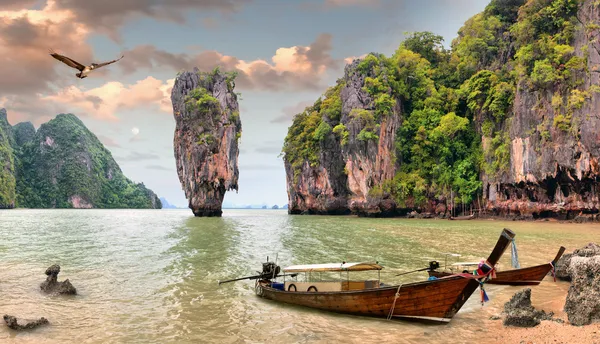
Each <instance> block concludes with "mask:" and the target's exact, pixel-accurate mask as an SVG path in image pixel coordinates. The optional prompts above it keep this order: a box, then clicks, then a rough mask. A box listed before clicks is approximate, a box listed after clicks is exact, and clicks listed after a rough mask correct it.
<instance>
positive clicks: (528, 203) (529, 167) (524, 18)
mask: <svg viewBox="0 0 600 344" xmlns="http://www.w3.org/2000/svg"><path fill="white" fill-rule="evenodd" d="M546 5H547V6H538V7H535V6H533V5H532V4H529V3H528V4H527V5H525V6H523V7H522V9H521V13H520V17H519V21H518V22H519V24H520V25H522V26H523V27H524V28H523V30H532V31H533V32H532V33H531V34H530V35H527V36H525V37H519V36H516V37H514V39H513V40H514V44H515V47H516V53H515V58H514V60H513V64H514V65H515V68H518V69H517V70H516V71H517V73H518V75H517V81H516V86H517V90H516V92H515V96H514V105H513V108H512V113H511V115H512V116H510V117H509V119H507V120H506V121H505V124H504V125H505V128H506V130H507V131H508V140H510V141H509V142H507V145H508V146H509V147H510V167H509V168H508V169H506V171H505V173H502V174H500V175H488V174H485V175H484V177H483V180H484V181H485V185H484V190H485V192H484V196H485V198H486V199H487V200H488V203H487V208H488V210H491V211H493V212H494V213H497V214H505V215H520V216H525V217H534V218H539V217H548V216H555V217H559V218H563V219H570V218H573V217H575V216H577V215H579V214H585V213H597V212H598V209H599V208H600V207H599V206H600V203H599V198H598V192H599V191H600V189H599V184H598V178H599V176H600V169H599V165H598V158H599V157H600V140H599V138H600V136H598V132H599V130H600V117H599V113H598V111H599V109H600V95H599V93H600V75H599V67H600V55H599V51H600V43H599V41H598V38H599V37H600V30H599V28H600V27H599V26H598V23H599V22H600V7H599V5H598V2H596V1H590V0H587V1H580V2H577V1H570V2H567V1H562V2H561V1H553V2H548V4H546ZM558 5H560V7H559V6H558ZM553 8H554V9H560V12H558V13H555V14H553V15H550V14H549V13H548V12H549V11H550V9H553ZM532 17H540V18H542V20H541V22H538V21H535V20H532V19H531V18H532ZM542 25H544V26H542Z"/></svg>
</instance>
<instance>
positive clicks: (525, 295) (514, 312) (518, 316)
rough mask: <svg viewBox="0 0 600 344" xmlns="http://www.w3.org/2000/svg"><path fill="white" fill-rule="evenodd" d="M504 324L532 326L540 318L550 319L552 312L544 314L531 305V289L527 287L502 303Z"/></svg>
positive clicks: (535, 324) (537, 322) (538, 322)
mask: <svg viewBox="0 0 600 344" xmlns="http://www.w3.org/2000/svg"><path fill="white" fill-rule="evenodd" d="M504 313H505V314H506V317H505V318H504V321H503V324H504V326H516V327H534V326H537V325H539V324H540V321H541V320H550V319H552V315H553V313H550V314H546V312H544V311H538V310H536V309H535V308H533V306H532V305H531V289H530V288H527V289H524V290H522V291H520V292H518V293H516V294H515V295H514V296H513V297H512V298H511V299H510V301H508V302H507V303H505V304H504Z"/></svg>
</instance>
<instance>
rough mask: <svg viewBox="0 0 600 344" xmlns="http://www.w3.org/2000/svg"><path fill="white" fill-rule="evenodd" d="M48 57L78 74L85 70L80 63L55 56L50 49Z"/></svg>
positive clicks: (58, 55)
mask: <svg viewBox="0 0 600 344" xmlns="http://www.w3.org/2000/svg"><path fill="white" fill-rule="evenodd" d="M50 56H52V57H54V58H55V59H57V60H59V61H60V62H62V63H64V64H66V65H67V66H69V67H72V68H75V69H77V70H79V71H80V72H81V71H83V70H84V69H85V66H84V65H82V64H81V63H79V62H77V61H75V60H73V59H71V58H68V57H66V56H64V55H60V54H57V53H55V52H54V50H52V49H50Z"/></svg>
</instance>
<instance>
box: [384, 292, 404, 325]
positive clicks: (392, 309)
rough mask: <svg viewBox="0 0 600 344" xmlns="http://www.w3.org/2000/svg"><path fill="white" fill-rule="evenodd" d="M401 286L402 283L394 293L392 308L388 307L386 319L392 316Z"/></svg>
mask: <svg viewBox="0 0 600 344" xmlns="http://www.w3.org/2000/svg"><path fill="white" fill-rule="evenodd" d="M401 287H402V283H401V284H400V285H398V290H396V294H394V303H392V308H390V312H389V313H388V316H387V320H391V319H392V317H393V316H394V308H396V301H397V300H398V298H399V297H400V288H401Z"/></svg>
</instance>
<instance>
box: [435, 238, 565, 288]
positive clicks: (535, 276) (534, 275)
mask: <svg viewBox="0 0 600 344" xmlns="http://www.w3.org/2000/svg"><path fill="white" fill-rule="evenodd" d="M564 252H565V248H564V247H562V246H561V247H560V249H559V250H558V253H557V254H556V257H554V260H552V262H550V263H546V264H542V265H536V266H530V267H528V268H522V269H513V270H505V271H497V272H496V277H495V278H493V279H491V280H489V281H487V282H486V283H488V284H503V285H538V284H540V282H541V281H542V280H543V279H544V277H546V275H547V274H548V273H549V272H550V271H552V270H553V268H554V267H555V266H556V262H557V261H558V260H559V259H560V257H561V256H562V255H563V253H564ZM476 264H478V263H456V264H453V265H455V266H466V265H476ZM461 271H462V269H461ZM427 272H428V273H429V276H433V277H437V278H440V277H445V276H450V275H452V274H453V273H457V271H452V270H450V271H437V270H428V271H427Z"/></svg>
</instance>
